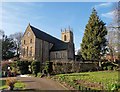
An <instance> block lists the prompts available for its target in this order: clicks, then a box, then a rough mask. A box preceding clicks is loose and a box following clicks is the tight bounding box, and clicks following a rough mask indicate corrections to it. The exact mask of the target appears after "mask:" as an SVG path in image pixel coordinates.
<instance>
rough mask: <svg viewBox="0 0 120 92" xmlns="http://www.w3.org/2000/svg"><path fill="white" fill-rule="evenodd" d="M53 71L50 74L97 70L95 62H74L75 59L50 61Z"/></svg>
mask: <svg viewBox="0 0 120 92" xmlns="http://www.w3.org/2000/svg"><path fill="white" fill-rule="evenodd" d="M52 62H53V64H52V67H53V72H52V74H59V73H72V72H87V71H96V70H98V63H97V62H94V63H92V62H87V63H83V62H75V61H70V60H69V61H62V62H61V61H59V60H55V61H52Z"/></svg>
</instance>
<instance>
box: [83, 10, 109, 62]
mask: <svg viewBox="0 0 120 92" xmlns="http://www.w3.org/2000/svg"><path fill="white" fill-rule="evenodd" d="M106 35H107V29H106V26H105V23H104V22H103V21H102V20H100V19H99V16H98V15H97V12H96V10H95V9H93V11H92V14H91V15H90V18H89V21H88V24H87V25H86V28H85V32H84V36H83V39H82V43H81V54H82V57H83V58H84V60H98V59H100V58H101V56H102V55H104V54H105V51H106V45H107V43H106V42H107V40H106V37H105V36H106Z"/></svg>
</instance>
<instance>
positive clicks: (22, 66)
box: [17, 61, 31, 74]
mask: <svg viewBox="0 0 120 92" xmlns="http://www.w3.org/2000/svg"><path fill="white" fill-rule="evenodd" d="M30 64H31V63H30V62H28V61H17V66H18V67H19V71H20V73H21V74H27V73H29V67H28V66H29V65H30Z"/></svg>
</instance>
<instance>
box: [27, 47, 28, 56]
mask: <svg viewBox="0 0 120 92" xmlns="http://www.w3.org/2000/svg"><path fill="white" fill-rule="evenodd" d="M27 56H28V47H27Z"/></svg>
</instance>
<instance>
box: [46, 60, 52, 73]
mask: <svg viewBox="0 0 120 92" xmlns="http://www.w3.org/2000/svg"><path fill="white" fill-rule="evenodd" d="M44 70H45V71H46V73H47V74H51V72H52V71H53V68H52V62H49V61H47V62H46V63H45V67H44Z"/></svg>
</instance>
